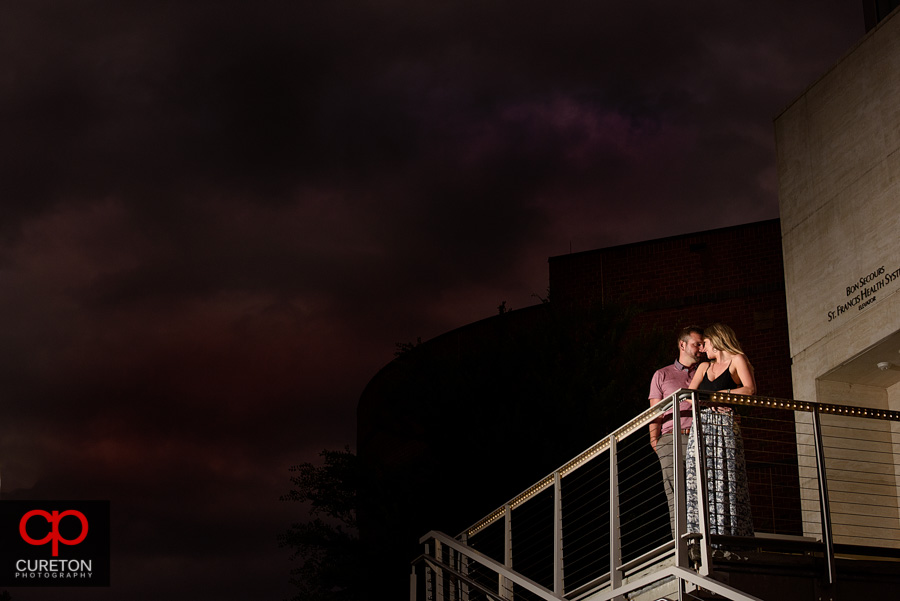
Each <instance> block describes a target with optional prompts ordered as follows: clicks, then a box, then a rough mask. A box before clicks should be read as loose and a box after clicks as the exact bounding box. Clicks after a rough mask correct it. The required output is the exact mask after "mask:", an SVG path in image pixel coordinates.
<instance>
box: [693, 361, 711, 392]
mask: <svg viewBox="0 0 900 601" xmlns="http://www.w3.org/2000/svg"><path fill="white" fill-rule="evenodd" d="M707 369H709V361H704V362H703V363H701V364H700V367H698V368H697V371H695V372H694V379H693V380H691V384H690V386H688V388H690V389H691V390H697V387H698V386H700V382H702V381H703V376H705V375H706V370H707Z"/></svg>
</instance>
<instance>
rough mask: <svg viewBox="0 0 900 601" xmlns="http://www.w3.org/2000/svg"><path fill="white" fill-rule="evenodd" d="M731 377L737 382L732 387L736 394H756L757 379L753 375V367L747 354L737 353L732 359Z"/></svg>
mask: <svg viewBox="0 0 900 601" xmlns="http://www.w3.org/2000/svg"><path fill="white" fill-rule="evenodd" d="M731 377H732V378H733V379H734V381H735V383H737V387H736V388H732V389H731V392H733V393H734V394H756V379H755V378H754V377H753V368H752V367H751V366H750V361H748V360H747V356H746V355H735V356H734V358H733V359H732V360H731Z"/></svg>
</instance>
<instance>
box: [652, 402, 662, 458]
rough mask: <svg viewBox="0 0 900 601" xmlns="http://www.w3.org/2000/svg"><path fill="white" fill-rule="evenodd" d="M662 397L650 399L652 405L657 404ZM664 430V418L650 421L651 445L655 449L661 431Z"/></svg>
mask: <svg viewBox="0 0 900 601" xmlns="http://www.w3.org/2000/svg"><path fill="white" fill-rule="evenodd" d="M661 400H662V399H650V406H651V407H652V406H653V405H655V404H657V403H658V402H660V401H661ZM661 431H662V420H661V419H660V418H656V419H655V420H653V421H652V422H650V446H651V447H653V450H654V451H655V450H656V441H658V440H659V433H660V432H661Z"/></svg>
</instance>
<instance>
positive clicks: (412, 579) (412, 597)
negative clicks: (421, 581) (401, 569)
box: [409, 566, 416, 601]
mask: <svg viewBox="0 0 900 601" xmlns="http://www.w3.org/2000/svg"><path fill="white" fill-rule="evenodd" d="M409 601H416V566H413V567H412V574H410V575H409Z"/></svg>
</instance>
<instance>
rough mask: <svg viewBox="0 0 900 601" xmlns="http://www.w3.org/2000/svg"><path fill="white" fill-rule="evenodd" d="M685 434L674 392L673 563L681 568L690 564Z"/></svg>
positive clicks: (679, 403)
mask: <svg viewBox="0 0 900 601" xmlns="http://www.w3.org/2000/svg"><path fill="white" fill-rule="evenodd" d="M684 436H685V435H684V434H682V432H681V396H680V395H679V394H678V393H676V394H675V400H674V404H673V405H672V464H673V465H672V470H673V477H674V480H675V532H674V534H675V565H677V566H680V567H682V568H686V567H689V566H690V559H689V558H688V554H687V542H686V541H685V540H684V533H685V532H687V500H686V495H685V491H684V486H685V477H684V472H685V457H684V453H683V452H682V449H681V439H682V437H684Z"/></svg>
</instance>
